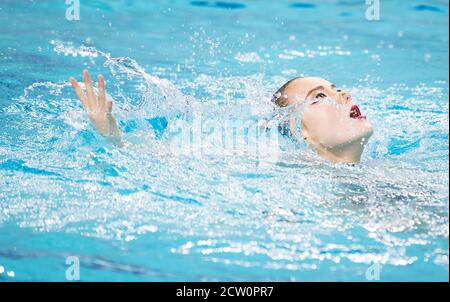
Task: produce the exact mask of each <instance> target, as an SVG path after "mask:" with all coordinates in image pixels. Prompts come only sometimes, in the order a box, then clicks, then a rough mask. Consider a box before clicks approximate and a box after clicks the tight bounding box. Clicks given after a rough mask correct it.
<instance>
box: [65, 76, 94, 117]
mask: <svg viewBox="0 0 450 302" xmlns="http://www.w3.org/2000/svg"><path fill="white" fill-rule="evenodd" d="M69 81H70V84H72V87H73V89H74V90H75V93H76V94H77V96H78V98H79V99H80V101H81V103H82V104H83V106H84V108H85V109H86V110H89V109H90V105H89V100H88V99H87V97H86V95H85V94H84V92H83V90H82V89H81V87H80V84H78V82H77V80H75V79H74V78H73V77H70V79H69Z"/></svg>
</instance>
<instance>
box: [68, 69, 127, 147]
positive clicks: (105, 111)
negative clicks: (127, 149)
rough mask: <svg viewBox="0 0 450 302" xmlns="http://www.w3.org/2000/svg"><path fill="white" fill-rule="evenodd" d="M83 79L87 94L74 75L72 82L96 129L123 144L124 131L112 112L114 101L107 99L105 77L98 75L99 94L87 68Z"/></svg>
mask: <svg viewBox="0 0 450 302" xmlns="http://www.w3.org/2000/svg"><path fill="white" fill-rule="evenodd" d="M83 80H84V84H85V86H86V94H85V93H84V92H83V90H82V89H81V87H80V85H79V84H78V82H77V80H75V79H74V78H73V77H71V78H70V83H71V84H72V86H73V88H74V89H75V92H76V93H77V95H78V98H79V99H80V101H81V103H82V104H83V106H84V108H85V109H86V112H87V114H88V116H89V119H90V120H91V122H92V124H93V125H94V127H95V129H96V130H97V132H98V133H100V134H101V135H103V136H105V137H107V138H108V139H110V140H111V141H112V142H113V143H115V144H118V145H122V140H121V137H122V132H121V131H120V129H119V126H118V124H117V121H116V119H115V117H114V115H113V113H112V106H113V102H112V100H107V99H106V93H105V79H104V78H103V76H102V75H98V96H96V95H95V92H94V88H93V86H92V80H91V77H90V76H89V72H88V71H87V70H84V71H83Z"/></svg>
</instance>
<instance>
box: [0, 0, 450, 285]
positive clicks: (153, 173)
mask: <svg viewBox="0 0 450 302" xmlns="http://www.w3.org/2000/svg"><path fill="white" fill-rule="evenodd" d="M381 4H382V6H381V14H380V20H379V21H372V22H371V21H368V20H367V19H366V18H365V12H366V5H365V1H362V0H361V1H357V0H354V1H351V0H346V1H344V0H342V1H339V0H336V1H331V0H330V1H325V0H323V1H310V2H295V1H238V0H237V2H236V1H232V2H227V1H222V2H220V1H219V2H215V1H181V0H180V1H168V0H167V1H162V0H160V1H151V2H150V1H125V0H121V1H115V2H114V3H111V2H110V1H100V0H96V1H85V2H82V4H81V11H80V17H81V20H80V21H68V20H67V19H66V18H65V12H66V9H67V6H66V5H65V3H64V1H39V2H37V1H36V2H35V1H20V2H18V1H12V0H4V1H2V3H1V4H0V62H1V65H0V281H44V280H47V281H48V280H50V281H65V280H66V270H67V268H68V265H67V264H66V260H67V259H68V257H71V256H75V257H78V259H79V262H80V265H81V267H80V277H81V280H82V281H101V280H106V281H252V280H253V281H262V280H286V281H291V280H292V281H315V280H321V281H341V280H345V281H366V280H367V277H368V276H369V277H370V276H373V275H372V274H371V273H369V274H368V272H372V271H373V270H377V271H378V274H375V275H378V276H379V278H376V279H379V280H381V281H422V280H427V281H430V280H434V281H448V273H449V272H448V268H449V262H448V233H449V227H448V214H449V211H448V209H449V205H448V201H449V190H448V185H449V183H448V174H449V170H448V164H449V161H448V154H449V153H448V150H449V148H448V147H449V146H448V139H449V136H448V113H449V110H448V107H449V106H448V105H449V101H448V100H449V91H448V90H449V89H448V63H449V62H448V2H447V1H438V0H435V1H431V0H430V1H425V0H422V1H416V0H414V1H381ZM83 68H88V69H89V70H90V71H91V72H92V73H93V74H97V73H98V72H102V73H103V74H104V75H105V77H106V80H107V82H108V91H109V93H110V94H111V95H112V96H113V98H114V100H115V101H116V103H117V106H116V112H117V115H118V117H119V119H120V121H121V127H122V129H124V131H125V132H126V136H127V137H128V139H129V140H130V141H132V142H134V143H136V145H135V147H131V148H116V147H113V146H111V145H109V144H107V143H105V141H104V140H103V139H102V138H100V137H98V135H96V134H95V132H94V130H93V128H92V126H90V125H89V123H88V120H87V117H86V115H85V114H84V113H83V110H82V108H81V106H80V104H79V102H78V100H77V99H76V96H75V94H74V93H73V91H72V89H71V87H69V85H68V83H67V79H68V78H69V76H76V77H77V78H80V75H81V70H82V69H83ZM144 71H145V72H146V73H144ZM302 74H305V75H318V76H322V77H324V78H327V79H330V80H331V81H333V82H335V83H336V84H338V85H340V86H344V87H346V88H348V89H349V90H351V91H352V93H353V95H354V97H355V99H357V100H358V102H359V103H360V104H361V106H362V108H363V110H364V112H365V113H366V114H367V115H368V116H369V118H370V120H371V121H372V123H373V125H374V126H375V133H374V136H373V137H372V138H371V140H370V142H369V144H368V146H367V149H366V151H365V153H364V156H363V157H364V158H363V161H362V163H361V164H358V165H346V164H332V163H329V162H326V161H324V160H321V159H319V158H318V157H317V156H316V155H314V154H313V153H312V152H310V151H309V150H308V149H307V148H305V147H304V146H302V145H300V146H297V145H296V144H295V143H293V142H290V141H283V140H280V141H279V148H278V149H277V150H278V151H277V152H278V153H277V158H276V160H259V159H255V158H254V157H252V156H246V153H245V152H244V151H243V150H240V149H239V148H237V149H236V148H235V149H232V150H225V151H223V150H221V151H220V152H219V151H217V152H210V153H207V152H205V150H203V152H200V153H198V152H186V153H184V154H178V155H175V154H173V152H168V151H170V149H171V148H170V147H168V145H167V144H166V145H165V143H167V142H170V139H171V138H173V136H174V133H175V132H176V131H177V129H176V126H177V127H178V126H179V127H181V129H183V127H189V125H191V124H192V123H193V121H194V120H195V114H197V115H199V114H201V116H202V118H203V119H207V120H210V121H212V122H213V123H216V124H220V123H221V121H224V120H226V121H228V122H230V121H231V122H233V123H236V124H245V123H247V122H250V123H251V122H255V123H256V122H258V121H259V119H260V118H261V117H264V116H266V115H267V113H268V112H269V111H270V110H269V105H268V101H269V100H270V97H271V94H272V93H273V92H274V91H276V89H277V88H278V87H279V86H280V85H281V84H283V83H284V82H285V81H286V80H288V79H289V78H292V77H294V76H298V75H302ZM162 79H166V80H169V81H171V82H172V83H173V85H170V84H168V83H167V82H165V81H163V80H162ZM179 129H180V128H178V130H179ZM143 133H149V134H150V136H149V135H143ZM208 135H210V134H208V133H205V134H204V136H205V137H208ZM208 150H209V149H208ZM369 279H370V278H369Z"/></svg>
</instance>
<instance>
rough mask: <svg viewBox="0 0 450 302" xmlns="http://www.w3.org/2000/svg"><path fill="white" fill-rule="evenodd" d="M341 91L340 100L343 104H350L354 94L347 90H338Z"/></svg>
mask: <svg viewBox="0 0 450 302" xmlns="http://www.w3.org/2000/svg"><path fill="white" fill-rule="evenodd" d="M338 93H339V100H340V102H341V103H342V104H344V105H345V104H348V103H350V102H351V101H352V95H351V94H350V92H348V91H345V90H338Z"/></svg>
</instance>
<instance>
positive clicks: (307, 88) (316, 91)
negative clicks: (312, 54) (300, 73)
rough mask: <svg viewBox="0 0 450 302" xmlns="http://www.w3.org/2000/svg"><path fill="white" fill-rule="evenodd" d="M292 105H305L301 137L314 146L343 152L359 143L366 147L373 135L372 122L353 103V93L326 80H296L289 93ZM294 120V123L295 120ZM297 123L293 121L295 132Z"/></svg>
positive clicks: (308, 78)
mask: <svg viewBox="0 0 450 302" xmlns="http://www.w3.org/2000/svg"><path fill="white" fill-rule="evenodd" d="M285 94H287V96H288V98H289V104H288V105H292V104H295V103H296V104H304V105H305V107H304V111H303V115H302V120H301V133H297V134H295V133H294V134H295V135H301V136H302V137H303V139H305V140H306V141H308V142H309V143H310V144H312V145H318V146H320V147H321V148H326V149H336V150H337V149H339V148H340V147H342V146H345V145H348V144H351V143H356V144H361V146H362V147H363V146H364V144H365V142H366V141H367V140H368V139H369V138H370V136H371V135H372V133H373V128H372V125H371V124H370V122H369V121H368V120H367V118H366V116H364V115H363V114H362V113H361V112H360V110H359V107H358V106H357V105H356V103H355V102H354V101H353V99H352V97H351V95H350V93H348V92H346V91H344V90H341V89H339V88H337V87H336V86H335V85H334V84H332V83H330V82H328V81H327V80H324V79H322V78H316V77H307V78H299V79H296V80H294V81H293V82H292V83H291V84H290V85H289V86H288V87H287V89H286V90H285ZM293 119H294V120H293ZM296 122H297V121H296V120H295V117H293V118H291V120H290V124H291V129H292V126H293V124H295V123H296Z"/></svg>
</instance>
